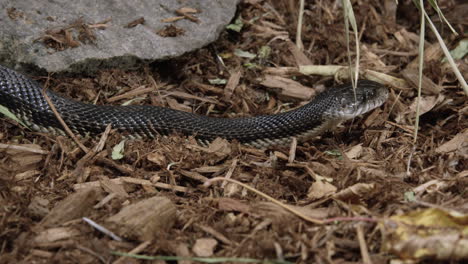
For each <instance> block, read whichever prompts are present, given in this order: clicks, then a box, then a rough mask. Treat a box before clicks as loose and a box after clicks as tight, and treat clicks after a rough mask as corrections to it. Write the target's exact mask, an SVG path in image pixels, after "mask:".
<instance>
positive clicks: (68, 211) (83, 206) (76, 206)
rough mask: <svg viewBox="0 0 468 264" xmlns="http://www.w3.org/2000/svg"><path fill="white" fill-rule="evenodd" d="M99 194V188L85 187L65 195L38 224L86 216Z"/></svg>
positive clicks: (51, 224) (56, 222)
mask: <svg viewBox="0 0 468 264" xmlns="http://www.w3.org/2000/svg"><path fill="white" fill-rule="evenodd" d="M99 195H100V191H99V189H96V188H87V189H84V190H80V191H78V192H76V193H74V194H71V195H69V196H67V198H65V200H63V201H61V202H59V203H58V204H57V205H55V207H54V208H53V209H52V210H51V211H50V213H49V214H48V215H47V216H46V217H44V219H43V220H42V222H41V223H40V226H42V227H50V226H55V225H59V224H62V223H63V222H67V221H70V220H73V219H77V218H80V217H83V216H86V215H87V214H88V213H89V212H90V211H91V210H92V209H93V205H94V204H95V203H96V201H97V200H98V197H99Z"/></svg>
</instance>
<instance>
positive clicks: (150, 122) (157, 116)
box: [0, 66, 388, 148]
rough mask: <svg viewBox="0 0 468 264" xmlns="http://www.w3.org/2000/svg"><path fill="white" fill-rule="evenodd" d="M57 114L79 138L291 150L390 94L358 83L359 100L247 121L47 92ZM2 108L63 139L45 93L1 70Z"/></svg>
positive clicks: (337, 94) (328, 95)
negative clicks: (181, 139) (234, 143)
mask: <svg viewBox="0 0 468 264" xmlns="http://www.w3.org/2000/svg"><path fill="white" fill-rule="evenodd" d="M46 94H47V95H48V97H49V98H50V99H51V101H52V103H53V104H54V106H55V108H56V109H57V111H58V113H59V114H60V115H61V116H62V118H63V120H64V121H65V123H66V124H67V125H68V126H69V127H70V128H71V129H72V131H74V132H75V133H78V134H81V135H85V134H93V135H95V134H99V133H102V132H103V131H104V130H105V129H106V127H107V126H108V125H109V124H111V125H112V128H114V129H117V130H118V131H120V132H121V133H123V134H127V135H129V136H134V137H150V138H153V137H156V136H157V135H168V134H171V133H174V132H176V133H181V134H183V135H194V136H195V137H196V138H197V139H198V140H199V141H200V142H202V143H207V142H210V141H212V140H213V139H215V138H217V137H221V138H225V139H228V140H233V139H235V140H238V141H239V142H241V143H243V144H247V145H252V146H256V147H262V148H263V147H268V146H271V145H278V144H287V143H289V142H291V140H292V137H296V138H297V139H298V140H306V139H309V138H311V137H314V136H316V135H318V134H320V133H322V132H324V131H325V130H328V129H331V128H333V127H334V126H336V125H337V124H338V123H340V122H341V121H344V120H347V119H351V118H354V117H356V116H358V115H360V114H363V113H366V112H368V111H370V110H372V109H374V108H376V107H379V106H380V105H382V104H383V103H384V102H385V101H386V99H387V96H388V90H387V88H385V87H384V86H382V85H381V84H379V83H376V82H373V81H367V80H361V81H359V82H358V86H357V89H356V93H355V94H354V92H353V89H352V87H351V85H350V84H347V85H341V86H336V87H334V88H330V89H328V90H326V91H325V92H323V93H320V94H319V95H317V96H316V97H315V98H314V99H313V100H312V101H311V102H309V103H307V104H306V105H304V106H302V107H299V108H297V109H295V110H291V111H288V112H284V113H279V114H274V115H262V116H255V117H243V118H216V117H207V116H202V115H197V114H192V113H187V112H182V111H178V110H174V109H169V108H164V107H158V106H149V105H130V106H113V105H93V104H86V103H82V102H78V101H74V100H70V99H67V98H65V97H62V96H60V95H58V94H56V93H54V92H52V91H49V90H47V91H46ZM0 105H3V106H5V107H6V108H8V109H9V110H10V111H11V112H12V113H13V114H15V115H16V116H17V117H18V118H19V119H20V120H22V121H24V122H25V123H26V124H27V125H28V126H30V127H31V128H32V129H34V130H36V131H41V132H55V133H57V132H58V133H63V129H62V125H61V124H60V122H59V121H58V120H57V118H56V116H55V114H54V113H53V111H52V110H51V108H50V106H49V104H48V103H47V101H46V100H45V98H44V96H43V93H42V88H41V87H40V86H39V84H37V83H36V82H35V81H33V80H31V79H29V78H27V77H25V76H24V75H22V74H20V73H18V72H16V71H14V70H11V69H8V68H6V67H3V66H0Z"/></svg>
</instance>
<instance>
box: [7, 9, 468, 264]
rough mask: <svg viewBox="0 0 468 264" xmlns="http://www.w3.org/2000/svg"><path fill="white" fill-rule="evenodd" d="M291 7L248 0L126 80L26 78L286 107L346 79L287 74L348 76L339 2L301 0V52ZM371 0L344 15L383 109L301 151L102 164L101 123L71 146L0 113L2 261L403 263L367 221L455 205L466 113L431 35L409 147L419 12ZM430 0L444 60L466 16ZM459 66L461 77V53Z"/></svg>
mask: <svg viewBox="0 0 468 264" xmlns="http://www.w3.org/2000/svg"><path fill="white" fill-rule="evenodd" d="M298 2H299V1H288V0H281V1H273V0H245V1H243V2H242V3H241V4H240V5H239V10H238V14H237V16H238V17H239V18H241V19H240V21H242V25H241V27H242V30H241V31H240V32H236V31H234V30H230V29H228V30H225V31H224V32H223V33H222V35H221V37H220V38H219V39H218V40H216V41H215V42H214V43H212V44H210V45H209V46H207V47H205V48H202V49H200V50H197V51H195V52H192V53H190V54H186V55H184V56H182V57H179V58H175V59H170V60H168V61H164V62H156V63H153V64H150V65H145V66H142V67H141V68H140V69H133V70H120V69H105V70H102V71H100V72H99V73H97V74H96V75H95V76H65V75H63V76H62V75H51V76H31V77H33V78H34V79H36V80H38V81H39V82H40V83H42V84H45V85H47V87H48V88H49V89H51V90H54V91H56V92H58V93H60V94H64V95H66V96H68V97H71V98H74V99H76V100H80V101H85V102H91V103H96V104H118V105H120V104H124V103H125V104H128V103H131V104H152V105H157V106H164V107H171V108H174V109H178V110H182V111H189V112H194V113H197V114H201V115H210V116H216V117H241V116H255V115H261V114H274V113H279V112H283V111H287V110H289V109H293V108H295V107H298V106H300V105H303V104H304V103H305V102H307V101H308V100H309V99H310V98H311V97H312V96H314V95H315V94H316V93H318V92H320V91H322V90H324V89H326V87H331V86H333V85H335V84H336V83H340V82H344V81H346V80H344V79H342V78H340V77H337V75H330V76H319V75H307V74H302V73H301V72H300V66H302V65H342V66H347V65H348V55H347V49H346V38H345V30H344V26H343V13H342V8H341V6H340V3H341V2H340V1H312V2H310V1H306V5H305V13H304V22H303V26H302V43H303V49H299V48H297V46H296V44H295V39H296V30H297V16H298V9H299V6H298ZM383 2H385V5H384V4H382V3H381V2H380V1H374V0H370V1H359V5H358V4H356V3H355V5H354V9H355V10H354V11H355V16H356V19H357V24H358V26H359V29H360V32H359V34H360V35H359V36H360V45H361V61H360V68H361V70H362V71H363V74H369V72H368V71H367V72H364V71H366V70H372V71H375V72H378V73H382V74H384V75H385V76H393V77H394V78H396V79H397V80H398V82H394V83H386V84H387V86H388V87H389V89H390V97H389V100H388V101H387V102H386V104H385V105H383V106H382V107H380V108H378V109H376V110H374V111H373V112H371V113H369V114H366V115H364V116H361V117H359V118H356V119H354V120H352V121H348V122H346V123H344V124H341V125H340V126H339V127H337V128H336V129H334V130H333V131H331V132H328V133H325V134H324V135H322V136H320V137H317V138H316V139H314V140H311V141H308V142H299V143H297V145H295V144H293V145H292V146H279V147H273V148H270V149H267V150H260V149H256V148H252V147H248V146H244V145H241V144H239V143H237V142H227V141H224V140H216V141H215V142H213V143H212V144H210V145H208V146H200V145H198V144H197V142H196V141H195V140H194V139H193V138H185V137H181V136H179V135H173V136H170V137H167V138H158V139H156V140H125V143H124V148H123V150H121V151H120V153H116V152H118V151H116V150H115V148H114V147H115V146H116V145H119V143H121V142H122V140H123V139H122V136H121V135H119V134H117V133H115V132H114V131H112V130H111V131H110V132H109V134H105V135H103V136H102V137H101V138H86V137H85V138H80V141H81V143H82V144H83V145H84V146H86V147H87V148H88V153H85V152H84V151H83V150H82V149H80V148H79V147H78V146H77V145H76V144H75V143H74V142H73V140H72V139H70V138H69V137H64V136H56V135H51V134H43V133H36V132H32V131H30V130H28V129H26V128H23V127H21V126H19V125H18V124H16V123H15V122H14V121H11V120H9V119H6V118H3V119H2V121H1V122H0V139H1V143H2V144H1V145H0V157H1V163H0V171H1V173H0V263H16V262H18V261H20V262H23V263H99V262H101V263H150V261H149V260H138V259H136V258H129V257H127V258H124V257H121V256H118V255H116V254H114V253H112V252H127V253H128V252H131V253H134V254H144V255H150V256H192V257H196V256H199V257H213V258H215V257H242V258H255V259H259V260H262V259H270V260H273V259H276V260H282V261H289V262H291V263H362V262H367V263H388V262H389V261H390V260H393V259H409V258H411V254H410V255H404V254H399V253H398V252H397V251H392V250H388V249H385V244H386V242H387V240H386V238H385V236H383V233H384V231H383V230H384V229H385V227H384V228H383V227H382V222H381V219H386V218H388V217H390V216H394V215H401V214H403V213H406V212H412V211H414V210H417V209H427V208H437V209H440V210H444V211H450V210H457V211H458V212H460V213H465V214H466V213H467V212H468V195H467V191H466V190H467V184H468V172H467V168H468V145H467V141H468V140H467V138H468V129H467V128H468V119H467V118H466V116H467V110H468V103H467V100H466V95H465V94H464V92H463V90H462V88H461V86H460V84H459V83H458V82H457V79H456V77H455V75H454V74H453V72H452V71H451V69H450V67H448V66H447V63H446V62H445V61H443V60H442V58H443V53H442V51H441V49H440V47H439V45H438V43H437V40H436V38H435V36H434V35H433V34H432V33H431V32H430V31H429V30H428V31H427V33H426V56H425V63H424V70H423V74H424V78H425V79H424V84H425V85H424V89H423V91H422V97H421V113H422V114H421V116H420V119H419V126H420V127H419V131H418V136H417V139H416V140H414V131H415V125H414V124H415V115H416V112H415V105H416V101H417V89H416V85H415V84H417V68H415V62H416V61H417V59H418V41H419V36H418V34H419V22H418V20H417V19H416V18H417V16H419V15H416V14H418V12H417V9H416V8H415V7H414V6H413V4H412V1H399V2H400V3H399V5H398V6H395V1H392V0H390V1H383ZM439 4H440V7H441V9H442V10H443V12H444V14H446V17H447V18H448V19H449V21H452V20H451V19H452V18H453V24H452V25H453V27H454V28H455V29H456V30H457V32H458V33H460V35H459V36H454V35H453V34H451V33H450V31H449V30H448V29H447V28H446V27H445V26H444V25H443V24H442V23H441V22H440V20H438V17H437V14H436V13H435V12H429V11H428V12H429V15H430V16H431V17H432V18H433V19H434V21H435V22H436V25H437V27H438V28H439V29H440V31H441V33H442V36H443V38H444V40H445V42H446V43H447V45H448V46H449V48H450V49H453V48H454V47H455V46H456V45H457V44H458V43H459V41H460V40H461V39H463V38H466V35H463V34H464V33H463V32H466V25H467V24H468V23H467V21H466V20H463V19H460V16H459V15H457V14H459V12H460V11H459V9H461V8H466V5H462V1H440V3H439ZM428 10H429V8H428ZM200 11H201V12H203V10H200ZM465 14H466V13H465ZM465 17H466V16H465ZM233 23H234V21H233ZM83 26H85V25H83V24H80V27H83ZM179 34H183V32H182V33H181V32H178V33H177V34H176V35H179ZM168 37H171V34H169V35H168ZM351 39H352V37H351ZM82 45H86V44H82ZM351 45H352V47H354V43H353V42H352V43H351ZM57 52H59V51H57ZM352 55H353V56H354V52H353V51H352ZM456 63H457V64H458V66H459V68H460V69H461V72H462V73H463V74H464V78H465V79H468V76H467V73H468V71H467V69H468V60H467V58H466V56H465V58H464V59H458V60H456ZM416 65H417V64H416ZM364 76H370V75H364ZM100 141H101V144H99V142H100ZM12 146H16V147H12ZM118 154H121V155H120V157H117V156H119V155H118ZM215 177H225V178H229V179H233V180H237V181H240V182H242V183H244V184H247V185H249V186H250V187H253V188H255V189H256V190H258V191H260V192H262V193H264V194H266V195H269V196H271V197H273V198H274V199H276V200H278V201H280V202H281V203H284V204H288V205H290V206H293V208H295V209H296V210H297V211H299V212H300V213H302V214H303V215H305V216H306V217H308V218H313V219H319V220H321V221H324V223H320V224H317V223H312V222H310V221H308V220H307V219H308V218H307V219H305V218H304V217H298V216H297V215H294V214H293V213H291V212H290V211H288V210H286V209H284V208H282V207H280V206H278V205H277V204H275V203H274V202H272V201H271V200H267V199H265V198H264V197H262V196H260V195H258V194H256V193H253V192H251V191H250V190H247V189H245V188H243V187H241V186H240V185H238V184H236V183H233V182H213V183H212V184H211V185H210V186H207V184H206V183H207V182H209V180H210V179H212V178H215ZM93 223H94V224H93ZM96 225H98V226H101V227H105V228H106V229H108V231H100V230H98V228H99V227H96ZM465 225H466V223H465ZM465 239H466V233H465ZM410 252H411V251H410ZM466 256H467V255H465V257H466ZM448 259H450V256H449V257H448V258H445V259H443V258H442V259H440V258H439V259H438V261H441V262H443V261H447V260H448ZM436 260H437V258H436V257H435V256H433V257H430V258H429V259H428V260H426V261H429V262H428V263H432V261H436ZM369 261H371V262H369ZM151 263H175V262H171V261H164V260H154V261H152V262H151ZM178 263H196V262H195V261H190V260H183V261H179V262H178ZM230 263H236V261H231V262H230ZM237 263H239V262H237ZM284 263H286V262H284Z"/></svg>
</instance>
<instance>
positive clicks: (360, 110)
mask: <svg viewBox="0 0 468 264" xmlns="http://www.w3.org/2000/svg"><path fill="white" fill-rule="evenodd" d="M337 98H338V100H339V106H338V107H337V108H336V112H335V113H334V114H333V115H334V116H335V117H338V118H340V119H342V120H347V119H352V118H354V117H356V116H358V115H361V114H364V113H367V112H369V111H371V110H373V109H375V108H377V107H379V106H381V105H382V104H383V103H385V101H386V100H387V98H388V89H387V88H386V87H385V86H383V85H381V84H379V83H376V82H372V81H364V80H362V81H359V82H358V87H357V88H356V90H353V89H352V88H351V87H350V86H348V89H346V90H344V91H340V93H338V94H337Z"/></svg>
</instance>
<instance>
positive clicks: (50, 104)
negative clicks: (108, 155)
mask: <svg viewBox="0 0 468 264" xmlns="http://www.w3.org/2000/svg"><path fill="white" fill-rule="evenodd" d="M42 95H43V96H44V98H45V100H46V101H47V103H48V104H49V106H50V109H52V112H54V115H55V117H57V119H58V121H59V122H60V124H61V125H62V127H63V129H65V132H67V134H68V135H69V136H70V137H71V138H72V139H73V141H75V143H76V144H77V145H78V146H79V147H80V148H81V149H82V150H83V151H84V152H85V153H88V152H89V149H88V148H87V147H85V145H83V143H81V142H80V141H79V140H78V138H77V137H76V136H75V134H74V133H73V132H72V131H71V129H70V128H69V127H68V125H67V124H66V123H65V121H63V118H62V116H61V115H60V114H59V112H58V111H57V109H56V108H55V105H54V104H53V103H52V101H51V100H50V98H49V96H48V95H47V93H46V92H45V88H44V89H42Z"/></svg>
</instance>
